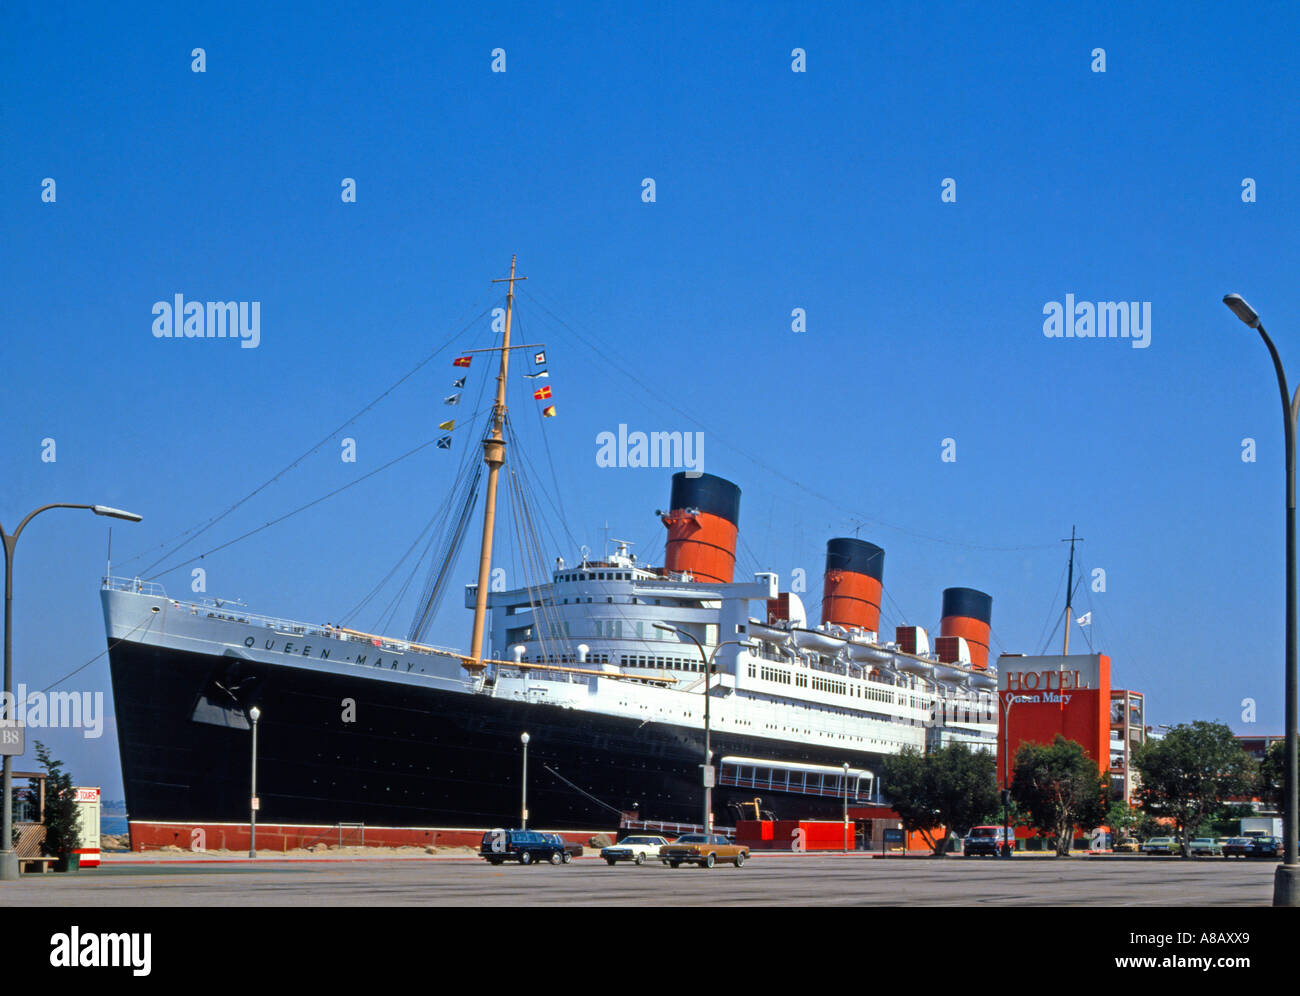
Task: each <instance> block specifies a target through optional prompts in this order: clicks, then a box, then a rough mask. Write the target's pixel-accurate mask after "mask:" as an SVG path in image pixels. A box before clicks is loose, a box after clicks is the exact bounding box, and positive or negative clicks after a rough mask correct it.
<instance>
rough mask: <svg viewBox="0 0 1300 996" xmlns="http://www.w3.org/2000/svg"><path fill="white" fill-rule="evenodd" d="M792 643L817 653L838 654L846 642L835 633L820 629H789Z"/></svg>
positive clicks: (801, 648)
mask: <svg viewBox="0 0 1300 996" xmlns="http://www.w3.org/2000/svg"><path fill="white" fill-rule="evenodd" d="M790 635H791V636H792V637H793V638H794V645H795V646H796V647H798V648H799V649H800V650H811V651H813V652H815V653H819V654H832V655H833V654H838V653H839V652H840V651H841V650H843V649H844V645H845V644H846V643H847V642H848V641H846V640H845V639H844V637H843V636H840V635H839V634H837V633H828V632H826V631H825V630H822V629H797V628H795V629H791V630H790Z"/></svg>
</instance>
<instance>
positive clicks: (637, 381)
mask: <svg viewBox="0 0 1300 996" xmlns="http://www.w3.org/2000/svg"><path fill="white" fill-rule="evenodd" d="M521 293H523V294H526V295H527V296H528V297H529V299H530V300H532V301H533V303H534V304H536V305H537V306H538V308H540V309H541V310H542V311H543V312H545V313H546V314H547V315H548V316H549V317H550V318H551V319H552V320H553V321H555V322H557V323H558V324H559V325H560V326H562V327H563V328H564V329H565V330H566V331H568V332H569V333H570V334H571V335H572V336H573V337H574V338H576V339H577V340H578V341H579V342H581V343H582V344H583V345H584V346H586V347H587V348H588V349H590V350H591V351H592V352H594V353H595V354H596V355H597V356H599V357H600V358H601V359H602V360H604V361H605V362H606V363H607V364H609V366H611V367H612V368H613V369H614V370H615V371H617V372H618V373H620V374H622V375H623V376H624V377H627V378H628V379H629V380H631V381H632V382H633V383H634V384H636V385H637V386H638V387H640V388H641V389H642V390H643V391H645V392H646V393H647V394H649V395H650V396H651V397H653V398H654V399H655V400H656V401H658V402H660V403H661V404H664V405H666V406H667V407H668V408H670V409H672V410H673V411H674V412H676V413H677V414H678V415H680V416H681V417H682V418H684V419H686V420H687V421H689V422H691V423H692V424H694V425H697V426H699V427H700V428H701V429H704V430H705V431H707V432H708V433H709V434H710V435H711V436H713V437H714V438H715V439H717V440H718V441H719V442H720V443H722V444H723V445H724V446H726V447H728V448H729V449H731V450H734V451H735V452H737V453H739V454H740V455H741V456H743V457H745V458H746V459H748V460H749V461H751V462H752V463H753V464H754V465H755V466H757V467H760V468H762V469H763V470H766V471H767V472H768V473H769V474H771V475H772V476H773V477H778V478H780V479H781V480H783V481H785V482H786V483H787V484H790V485H792V486H793V487H795V488H797V489H798V490H800V491H802V492H804V493H805V494H807V495H809V496H811V497H813V498H816V499H818V500H820V501H823V502H825V503H826V504H828V505H830V506H831V507H832V508H836V509H839V510H840V511H841V512H844V513H846V514H848V515H852V516H855V517H857V518H859V519H862V520H863V521H865V522H872V523H875V524H876V525H879V526H881V527H882V528H885V529H892V530H894V531H895V532H898V533H902V534H904V535H907V536H915V537H917V538H920V539H924V540H928V541H930V542H933V543H941V544H944V545H946V546H954V547H959V548H962V549H968V550H992V551H997V552H1012V551H1017V550H1046V549H1051V548H1054V546H1053V544H1050V543H1040V544H1034V545H1030V546H991V545H986V544H978V543H962V542H959V541H957V540H950V539H946V538H944V537H942V536H934V535H931V534H929V533H923V532H918V531H917V530H914V529H908V528H906V527H903V526H897V525H894V524H892V523H889V522H886V521H885V520H883V519H877V518H874V517H872V516H867V515H864V514H862V513H861V512H859V511H857V510H856V509H851V508H848V507H847V506H845V505H841V504H840V503H839V502H838V501H836V500H835V499H833V498H830V497H828V496H826V495H823V494H821V493H820V492H818V491H814V490H813V489H812V488H809V487H808V486H807V485H805V484H803V483H802V482H801V481H798V480H796V479H795V478H792V477H789V476H788V475H786V474H785V473H783V472H782V471H781V470H779V469H778V468H776V467H773V466H771V465H770V464H767V463H765V462H764V461H763V460H761V459H760V458H759V457H757V456H755V455H754V454H752V453H750V452H749V451H748V450H746V449H744V448H743V447H740V446H737V445H736V444H735V443H734V442H731V441H730V440H728V439H727V438H726V437H724V436H722V435H720V434H719V433H717V432H714V431H713V430H712V429H710V428H709V427H708V426H707V425H705V424H704V423H703V422H701V421H700V420H699V419H697V418H695V417H694V416H692V415H689V414H687V413H686V412H684V411H682V410H681V409H680V408H678V407H676V406H675V405H673V404H672V402H670V401H668V400H667V399H666V398H664V397H663V396H662V395H660V394H657V393H656V392H655V391H654V390H653V389H651V388H649V387H647V386H646V385H645V384H644V383H642V381H641V380H640V379H639V378H638V377H637V376H636V375H635V374H634V373H631V372H630V371H628V370H625V369H624V368H623V367H622V366H620V365H619V364H618V363H617V362H616V361H614V360H613V359H611V358H610V357H609V356H607V355H606V354H605V353H604V352H603V351H602V350H601V349H600V347H598V346H596V345H595V344H593V343H592V342H590V341H589V340H587V339H586V338H585V337H584V336H583V335H582V334H581V333H579V332H578V331H577V330H576V329H574V328H573V327H572V326H571V325H569V324H568V323H567V322H565V321H564V319H562V318H560V317H559V316H558V315H556V314H555V313H554V312H553V311H551V310H550V309H549V308H547V307H546V305H544V304H543V303H542V302H541V300H540V299H539V298H538V297H537V295H536V294H534V293H532V292H530V291H527V290H525V291H522V292H521Z"/></svg>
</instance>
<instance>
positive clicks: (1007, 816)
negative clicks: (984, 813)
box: [998, 691, 1016, 858]
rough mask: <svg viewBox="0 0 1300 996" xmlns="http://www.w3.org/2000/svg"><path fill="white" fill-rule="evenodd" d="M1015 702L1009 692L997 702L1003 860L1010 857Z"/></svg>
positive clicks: (1014, 697) (1001, 848) (1001, 849)
mask: <svg viewBox="0 0 1300 996" xmlns="http://www.w3.org/2000/svg"><path fill="white" fill-rule="evenodd" d="M1015 701H1016V696H1015V694H1014V693H1013V692H1011V691H1008V692H1007V697H1006V700H1005V701H1004V700H1002V699H999V700H998V704H999V705H1000V706H1002V846H1001V847H1000V848H998V850H999V851H1001V853H1002V856H1003V857H1004V858H1009V857H1011V843H1010V840H1009V838H1010V836H1011V772H1010V766H1011V707H1012V705H1014V704H1015Z"/></svg>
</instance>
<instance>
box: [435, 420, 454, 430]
mask: <svg viewBox="0 0 1300 996" xmlns="http://www.w3.org/2000/svg"><path fill="white" fill-rule="evenodd" d="M438 428H439V429H441V430H442V431H443V432H451V430H452V429H454V428H456V420H455V419H452V420H451V421H450V422H439V423H438Z"/></svg>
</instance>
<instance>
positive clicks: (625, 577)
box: [556, 571, 632, 581]
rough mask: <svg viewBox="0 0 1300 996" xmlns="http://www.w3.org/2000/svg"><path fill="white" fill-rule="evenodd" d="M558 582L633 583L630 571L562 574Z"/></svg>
mask: <svg viewBox="0 0 1300 996" xmlns="http://www.w3.org/2000/svg"><path fill="white" fill-rule="evenodd" d="M556 580H557V581H631V580H632V575H631V573H630V572H628V571H575V572H574V573H573V574H561V575H560V576H559V577H558V578H556Z"/></svg>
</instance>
